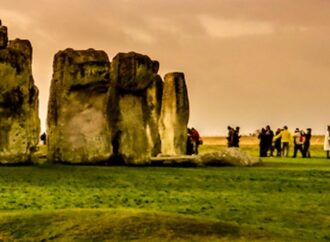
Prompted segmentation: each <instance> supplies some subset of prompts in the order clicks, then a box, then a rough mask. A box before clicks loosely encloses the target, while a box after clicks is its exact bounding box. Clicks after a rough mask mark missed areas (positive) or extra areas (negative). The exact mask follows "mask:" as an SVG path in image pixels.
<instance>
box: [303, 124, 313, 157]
mask: <svg viewBox="0 0 330 242" xmlns="http://www.w3.org/2000/svg"><path fill="white" fill-rule="evenodd" d="M311 138H312V129H311V128H308V129H306V134H305V141H304V156H305V157H308V158H311V153H310V152H309V147H310V145H311Z"/></svg>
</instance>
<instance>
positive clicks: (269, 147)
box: [265, 125, 274, 156]
mask: <svg viewBox="0 0 330 242" xmlns="http://www.w3.org/2000/svg"><path fill="white" fill-rule="evenodd" d="M273 138H274V132H273V130H271V128H270V126H269V125H267V127H266V129H265V142H266V143H265V149H266V156H267V154H268V151H269V152H270V156H273V150H272V144H273Z"/></svg>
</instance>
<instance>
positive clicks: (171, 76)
mask: <svg viewBox="0 0 330 242" xmlns="http://www.w3.org/2000/svg"><path fill="white" fill-rule="evenodd" d="M188 121H189V99H188V93H187V87H186V82H185V77H184V74H183V73H179V72H174V73H168V74H166V75H165V77H164V90H163V96H162V108H161V116H160V121H159V132H160V137H161V142H162V145H161V153H162V155H174V156H175V155H184V154H185V153H186V142H187V124H188Z"/></svg>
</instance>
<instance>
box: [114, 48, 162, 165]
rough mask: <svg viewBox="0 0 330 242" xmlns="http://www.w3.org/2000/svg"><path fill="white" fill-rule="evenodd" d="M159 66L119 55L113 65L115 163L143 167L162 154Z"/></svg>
mask: <svg viewBox="0 0 330 242" xmlns="http://www.w3.org/2000/svg"><path fill="white" fill-rule="evenodd" d="M158 69H159V63H158V62H157V61H152V60H151V59H150V58H149V57H148V56H146V55H141V54H137V53H134V52H130V53H119V54H118V55H116V56H115V57H114V59H113V61H112V64H111V88H110V91H109V98H108V114H109V115H110V116H109V125H110V127H111V130H112V137H113V139H112V145H113V152H114V159H113V160H114V161H117V162H123V163H124V164H132V165H141V164H147V163H149V162H150V157H151V156H152V155H156V154H158V153H159V152H160V136H159V133H158V120H159V114H160V103H161V92H162V85H163V82H162V80H161V78H160V77H159V76H158V75H157V72H158Z"/></svg>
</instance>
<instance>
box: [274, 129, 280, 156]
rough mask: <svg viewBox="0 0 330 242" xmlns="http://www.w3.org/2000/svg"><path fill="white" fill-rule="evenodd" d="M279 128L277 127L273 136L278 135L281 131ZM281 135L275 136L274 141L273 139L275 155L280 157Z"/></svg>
mask: <svg viewBox="0 0 330 242" xmlns="http://www.w3.org/2000/svg"><path fill="white" fill-rule="evenodd" d="M281 131H282V130H281V129H277V130H276V133H275V136H277V135H279V134H280V133H281ZM281 140H282V139H281V137H279V138H277V139H276V140H275V141H274V146H275V150H276V156H277V157H280V156H281V150H282V147H281Z"/></svg>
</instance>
